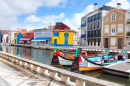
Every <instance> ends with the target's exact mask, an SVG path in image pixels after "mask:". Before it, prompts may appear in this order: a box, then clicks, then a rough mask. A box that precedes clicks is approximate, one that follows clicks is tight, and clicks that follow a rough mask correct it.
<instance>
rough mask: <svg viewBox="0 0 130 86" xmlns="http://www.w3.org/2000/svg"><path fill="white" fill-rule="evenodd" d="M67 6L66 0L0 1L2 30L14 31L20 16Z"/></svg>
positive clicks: (0, 26) (0, 25)
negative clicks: (44, 8) (49, 8)
mask: <svg viewBox="0 0 130 86" xmlns="http://www.w3.org/2000/svg"><path fill="white" fill-rule="evenodd" d="M52 2H53V3H52ZM65 4H66V0H55V1H54V0H0V29H12V28H11V27H14V25H16V23H17V20H18V19H17V16H18V15H21V14H31V13H35V12H36V10H37V8H38V7H41V6H46V7H56V6H59V5H62V7H64V6H65ZM33 17H34V16H33ZM36 20H37V21H38V19H36ZM32 21H33V20H32Z"/></svg>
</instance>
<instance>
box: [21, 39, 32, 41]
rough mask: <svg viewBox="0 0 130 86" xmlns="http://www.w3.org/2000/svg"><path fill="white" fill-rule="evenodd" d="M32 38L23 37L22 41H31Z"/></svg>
mask: <svg viewBox="0 0 130 86" xmlns="http://www.w3.org/2000/svg"><path fill="white" fill-rule="evenodd" d="M31 39H32V38H21V39H20V40H21V41H30V40H31Z"/></svg>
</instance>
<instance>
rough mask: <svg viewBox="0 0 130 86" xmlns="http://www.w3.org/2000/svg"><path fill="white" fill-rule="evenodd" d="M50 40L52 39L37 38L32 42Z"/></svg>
mask: <svg viewBox="0 0 130 86" xmlns="http://www.w3.org/2000/svg"><path fill="white" fill-rule="evenodd" d="M48 39H50V38H35V39H33V40H31V41H46V40H48Z"/></svg>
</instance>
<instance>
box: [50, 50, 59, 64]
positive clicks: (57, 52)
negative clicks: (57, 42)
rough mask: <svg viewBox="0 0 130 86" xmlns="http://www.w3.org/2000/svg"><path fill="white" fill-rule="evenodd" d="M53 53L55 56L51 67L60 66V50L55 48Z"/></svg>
mask: <svg viewBox="0 0 130 86" xmlns="http://www.w3.org/2000/svg"><path fill="white" fill-rule="evenodd" d="M53 53H54V55H53V58H52V61H51V65H59V59H58V54H59V49H57V48H55V49H54V52H53Z"/></svg>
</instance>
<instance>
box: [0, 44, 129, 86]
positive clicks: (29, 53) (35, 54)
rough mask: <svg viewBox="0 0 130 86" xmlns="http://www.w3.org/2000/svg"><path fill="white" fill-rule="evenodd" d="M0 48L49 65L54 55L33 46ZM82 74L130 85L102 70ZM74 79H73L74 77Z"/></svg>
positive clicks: (127, 80)
mask: <svg viewBox="0 0 130 86" xmlns="http://www.w3.org/2000/svg"><path fill="white" fill-rule="evenodd" d="M0 50H1V51H3V52H6V53H10V54H13V55H17V56H19V57H21V58H26V59H29V60H34V61H37V62H40V63H44V64H47V65H51V59H52V56H53V51H50V50H42V49H33V48H25V47H14V46H0ZM88 53H100V52H90V51H89V52H88ZM64 54H65V57H66V56H72V55H74V54H68V53H64ZM110 54H112V55H114V54H117V53H110ZM129 57H130V55H129ZM57 67H58V68H61V69H64V70H67V71H70V68H71V67H64V66H62V65H59V66H57ZM81 74H84V75H87V76H92V77H95V78H99V79H103V80H107V81H112V82H116V83H120V84H123V85H126V86H130V79H128V78H123V77H118V76H115V75H111V74H107V73H103V71H102V70H97V71H89V72H81ZM59 76H60V75H59ZM72 81H73V79H72Z"/></svg>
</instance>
